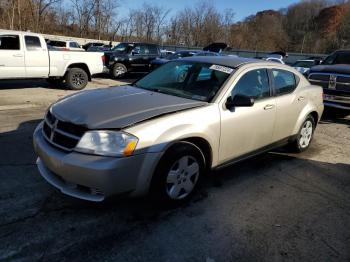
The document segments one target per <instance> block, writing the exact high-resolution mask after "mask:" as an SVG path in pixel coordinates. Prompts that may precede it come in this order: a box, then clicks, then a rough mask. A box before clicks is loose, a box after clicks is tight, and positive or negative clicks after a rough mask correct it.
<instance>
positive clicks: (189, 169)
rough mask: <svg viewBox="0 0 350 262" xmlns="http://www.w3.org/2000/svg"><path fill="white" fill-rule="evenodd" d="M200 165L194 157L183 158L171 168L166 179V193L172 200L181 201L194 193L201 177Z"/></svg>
mask: <svg viewBox="0 0 350 262" xmlns="http://www.w3.org/2000/svg"><path fill="white" fill-rule="evenodd" d="M199 171H200V168H199V164H198V162H197V160H196V159H195V158H194V157H192V156H183V157H181V158H180V159H178V160H177V161H176V162H175V163H174V164H173V165H172V167H171V168H170V171H169V173H168V175H167V177H166V192H167V194H168V196H169V197H170V198H171V199H174V200H180V199H183V198H185V197H187V196H188V195H189V194H191V192H192V191H193V189H194V187H195V185H196V183H197V181H198V177H199Z"/></svg>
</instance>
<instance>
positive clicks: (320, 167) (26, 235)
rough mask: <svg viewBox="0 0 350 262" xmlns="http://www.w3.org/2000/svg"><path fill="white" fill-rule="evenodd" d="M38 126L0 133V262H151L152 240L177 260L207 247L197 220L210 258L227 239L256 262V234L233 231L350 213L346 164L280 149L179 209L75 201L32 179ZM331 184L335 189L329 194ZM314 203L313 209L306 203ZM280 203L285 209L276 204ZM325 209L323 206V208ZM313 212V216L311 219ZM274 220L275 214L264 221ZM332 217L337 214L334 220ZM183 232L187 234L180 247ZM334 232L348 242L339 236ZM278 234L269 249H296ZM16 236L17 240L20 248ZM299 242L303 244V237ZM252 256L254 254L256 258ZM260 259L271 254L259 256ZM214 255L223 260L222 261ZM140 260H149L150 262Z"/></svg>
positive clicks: (216, 175) (230, 172)
mask: <svg viewBox="0 0 350 262" xmlns="http://www.w3.org/2000/svg"><path fill="white" fill-rule="evenodd" d="M39 122H40V120H39V119H38V120H32V121H28V122H24V123H22V124H21V125H20V126H19V127H18V128H17V129H16V130H14V131H10V132H4V133H0V144H1V148H0V180H1V181H2V183H0V206H2V207H3V208H2V210H1V211H0V254H2V255H0V260H2V259H4V260H12V259H22V258H27V259H29V258H30V259H33V260H36V259H43V261H44V260H45V259H47V260H50V259H54V260H55V259H56V260H59V259H60V258H63V257H64V258H65V260H70V259H74V258H75V259H76V258H78V257H80V255H81V254H82V252H83V253H84V252H86V253H88V254H89V258H90V260H92V259H94V258H95V259H98V258H99V257H105V258H110V256H109V255H111V254H112V253H113V250H114V249H117V250H118V252H117V253H118V254H116V253H115V252H114V253H113V254H114V255H116V256H117V257H118V255H119V253H120V254H122V256H121V258H123V257H124V258H125V256H130V254H132V253H135V252H141V253H142V254H146V255H148V256H149V257H148V258H150V259H151V258H152V256H151V255H150V254H148V253H147V250H145V249H147V248H150V247H149V245H148V244H146V242H149V243H152V248H153V249H154V250H155V252H162V250H166V247H165V246H164V245H165V243H167V245H168V244H169V242H170V243H173V244H175V243H176V244H175V246H174V247H173V248H174V249H175V250H177V252H179V253H181V249H182V248H185V246H186V243H189V242H191V241H194V242H196V239H197V237H198V236H200V237H201V238H202V240H203V241H204V240H206V241H212V239H211V234H212V233H211V232H212V231H211V230H209V229H208V230H207V229H206V230H203V231H200V232H199V231H198V230H199V229H198V226H199V225H200V224H201V223H202V224H203V225H202V227H204V228H205V227H206V226H205V224H208V225H207V226H209V227H210V228H215V232H219V236H220V238H219V239H217V241H212V242H211V243H212V244H211V245H210V247H208V249H209V250H212V251H211V252H213V253H215V250H220V245H221V246H222V245H225V246H227V245H229V243H228V242H230V243H231V241H238V242H239V243H244V245H243V244H242V245H243V246H242V245H240V246H238V247H237V246H232V249H237V250H234V251H235V252H236V256H240V255H239V254H243V256H248V258H249V256H252V254H250V252H251V249H259V247H258V246H255V244H256V243H255V242H254V241H253V242H251V241H252V240H251V239H249V238H253V237H256V236H253V235H251V234H253V233H249V234H250V235H249V234H248V235H246V234H243V233H239V232H240V231H239V230H238V229H240V228H241V229H242V230H243V229H244V228H245V227H246V226H247V225H246V224H247V223H248V224H250V223H257V224H259V223H263V224H264V223H267V224H269V223H271V224H273V223H276V222H275V221H274V219H273V217H283V218H284V219H286V220H287V222H286V223H290V225H289V226H290V227H292V226H294V225H295V224H296V223H298V221H303V220H304V219H306V218H305V217H304V216H312V215H318V216H319V214H320V213H322V212H326V211H327V212H328V211H329V210H330V209H332V208H333V209H334V208H335V209H337V207H338V206H341V207H342V208H343V210H344V214H341V217H342V218H343V219H345V218H344V217H346V218H349V216H350V215H349V213H348V211H346V210H349V208H350V203H349V201H348V200H349V194H348V190H347V189H346V186H348V185H349V184H350V180H349V178H348V177H347V174H349V173H350V165H348V164H344V163H338V164H332V163H325V162H318V161H314V160H307V159H303V155H290V154H287V153H286V152H285V151H284V150H277V151H274V152H269V153H265V154H263V155H260V156H257V157H254V158H251V159H250V160H246V161H243V162H240V163H238V164H235V165H232V166H230V167H227V168H225V169H222V170H220V171H217V172H212V173H210V174H209V175H208V176H207V177H206V178H205V179H204V180H203V182H202V185H201V186H200V188H199V190H198V192H197V193H196V194H195V195H194V197H193V198H192V199H191V201H189V202H188V203H186V204H183V205H181V206H178V207H165V206H162V205H158V204H155V202H154V201H151V200H150V199H149V198H147V197H145V198H137V199H130V198H124V197H114V198H111V199H108V200H107V201H105V202H102V203H90V202H86V201H82V200H78V199H74V198H71V197H68V196H65V195H63V194H61V193H59V192H58V191H56V190H55V189H54V188H53V187H52V186H51V185H49V184H48V183H46V181H44V179H42V178H41V177H40V176H39V174H38V171H37V168H36V166H35V159H36V156H35V154H34V151H33V147H32V134H33V131H34V129H35V127H36V126H37V124H38V123H39ZM314 152H317V150H314ZM313 179H314V180H315V181H314V180H313ZM320 181H321V182H322V183H321V182H320ZM323 183H324V184H323ZM328 184H330V187H328V186H329V185H328ZM333 185H334V186H335V187H336V189H337V190H339V192H338V191H336V190H334V188H332V187H331V186H333ZM310 192H311V193H310ZM314 197H316V198H317V201H318V202H317V201H315V202H314V203H313V202H312V203H311V204H310V201H313V200H312V199H313V198H314ZM279 198H280V200H281V202H279V201H277V200H278V199H279ZM310 199H311V200H310ZM346 199H347V200H346ZM324 202H325V203H326V206H325V207H323V206H322V205H323V204H324ZM320 203H321V204H322V205H321V204H320ZM318 204H320V205H321V206H317V205H318ZM265 205H266V206H265ZM283 205H287V206H288V207H289V209H290V210H291V211H290V212H292V213H290V214H289V213H284V212H286V211H285V207H284V206H283ZM314 205H316V206H314ZM271 206H272V207H271ZM311 207H312V208H311ZM293 208H294V209H295V208H300V210H293ZM324 209H326V210H324ZM333 209H332V210H333ZM212 210H215V214H214V213H212ZM247 210H249V211H250V213H249V212H248V211H247ZM306 210H308V212H309V213H308V214H306ZM313 210H316V211H317V212H316V211H315V214H312V212H313ZM229 211H230V212H229ZM232 212H233V214H243V217H242V218H241V217H240V216H239V215H235V216H232V217H231V213H232ZM293 212H294V213H293ZM310 212H311V214H310ZM333 212H335V211H333ZM337 212H340V211H338V210H337ZM271 213H272V214H273V216H272V217H271V218H270V214H271ZM244 214H245V215H244ZM295 214H297V215H295ZM244 216H246V217H244ZM260 216H261V217H264V219H265V220H264V219H262V218H261V221H260ZM221 217H222V219H224V218H225V221H226V222H225V223H233V224H232V225H230V226H231V227H236V228H237V230H238V231H237V232H236V233H235V234H232V235H230V236H227V232H226V231H227V228H226V227H225V226H224V225H222V224H221V223H222V222H220V221H221ZM266 217H267V218H266ZM193 219H196V220H197V222H194V221H193ZM334 219H337V217H335V218H333V220H332V222H334ZM266 220H267V221H266ZM229 221H232V222H229ZM247 221H248V222H247ZM177 223H181V224H182V223H183V227H176V230H177V231H178V232H177V234H172V236H171V237H170V235H169V234H167V233H166V230H167V228H169V227H170V228H171V230H175V229H174V228H172V227H171V226H172V225H175V224H177ZM322 223H324V222H322ZM327 223H328V221H327ZM197 224H198V225H197ZM186 225H187V226H186ZM298 226H303V225H298ZM310 226H311V227H312V226H313V225H310ZM314 226H315V229H313V228H311V229H310V230H317V226H318V225H314ZM327 226H329V228H330V229H331V228H332V227H335V226H334V225H333V224H330V225H328V224H327ZM163 227H164V228H163ZM162 230H164V231H165V232H163V231H162ZM235 230H236V229H235ZM269 230H270V229H269ZM334 230H338V228H336V229H334ZM157 232H158V233H157ZM180 232H182V233H183V234H184V235H186V236H187V238H188V239H186V241H184V239H183V235H181V234H180ZM242 232H243V231H242ZM344 232H347V229H344ZM157 234H159V236H157ZM266 234H268V232H267V233H266ZM334 234H340V235H342V234H343V235H344V233H341V232H340V233H339V232H338V233H337V232H335V233H334ZM343 235H342V236H343ZM274 237H276V239H269V241H270V245H274V244H275V245H277V244H278V242H280V241H287V242H288V241H290V242H291V245H293V244H295V243H294V242H293V241H295V238H297V239H298V237H297V236H296V237H294V238H293V239H291V238H288V236H286V238H284V239H283V240H282V239H279V238H278V237H281V236H280V235H278V236H274ZM18 239H21V241H16V240H18ZM136 239H142V240H143V241H145V244H144V246H143V245H142V244H140V245H139V244H135V240H136ZM300 239H301V240H300V241H302V243H304V242H303V241H305V239H303V237H301V238H300ZM197 241H198V239H197ZM275 242H276V243H275ZM1 243H2V244H1ZM6 243H8V244H6ZM200 244H201V242H199V245H200ZM245 244H247V245H245ZM248 246H249V248H247V247H248ZM238 249H239V250H238ZM245 249H246V250H245ZM13 250H16V251H13ZM130 252H131V253H130ZM193 252H194V253H197V254H200V252H203V247H200V246H193ZM216 252H217V251H216ZM230 252H233V250H231V251H230ZM242 252H243V253H242ZM255 252H258V255H259V254H260V252H261V251H258V250H256V251H255ZM337 252H338V253H339V252H342V251H337ZM262 253H264V255H267V254H265V251H264V252H262ZM309 253H310V254H311V253H314V252H309ZM321 253H322V252H321ZM232 254H233V253H232ZM232 254H231V255H230V254H228V255H227V256H225V259H224V260H227V259H228V258H232ZM237 254H238V255H237ZM249 254H250V255H249ZM184 255H185V254H184ZM254 256H255V255H254ZM338 256H339V254H338ZM44 257H45V259H44ZM216 257H217V259H218V260H220V256H219V254H217V256H216ZM340 257H343V256H340ZM119 258H120V257H119ZM144 258H145V259H146V260H147V257H144ZM160 258H161V259H163V260H164V259H165V257H160ZM181 258H183V259H182V260H184V259H186V258H187V259H189V258H190V257H186V256H183V257H181ZM226 258H227V259H226ZM236 258H239V257H236ZM260 258H261V257H260ZM221 259H222V257H221ZM148 260H149V259H148ZM180 260H181V259H180Z"/></svg>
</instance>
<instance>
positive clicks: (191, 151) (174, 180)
mask: <svg viewBox="0 0 350 262" xmlns="http://www.w3.org/2000/svg"><path fill="white" fill-rule="evenodd" d="M204 165H205V162H204V157H203V154H202V152H201V151H200V149H199V148H197V147H196V146H194V145H192V144H190V143H186V142H184V143H180V144H178V145H176V146H174V147H173V148H171V149H169V150H168V152H167V153H166V154H165V156H164V157H163V158H162V159H161V161H160V162H159V164H158V167H157V169H156V172H155V174H154V178H153V181H152V186H151V191H152V192H151V194H152V195H153V196H155V197H156V198H157V200H160V201H161V202H163V203H169V204H179V203H182V202H184V201H186V200H188V199H189V198H190V197H191V196H192V195H193V193H194V192H195V190H196V188H197V186H198V182H199V180H200V178H201V176H202V175H203V172H204V170H205V169H204Z"/></svg>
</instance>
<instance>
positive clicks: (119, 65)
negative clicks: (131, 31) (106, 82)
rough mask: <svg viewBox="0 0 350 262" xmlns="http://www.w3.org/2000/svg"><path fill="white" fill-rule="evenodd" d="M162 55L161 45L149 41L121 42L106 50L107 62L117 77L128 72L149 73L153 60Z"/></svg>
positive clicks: (112, 73)
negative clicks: (108, 50) (148, 42)
mask: <svg viewBox="0 0 350 262" xmlns="http://www.w3.org/2000/svg"><path fill="white" fill-rule="evenodd" d="M159 56H160V49H159V46H158V45H156V44H147V43H120V44H119V45H117V46H115V47H114V48H112V50H111V51H110V52H105V63H106V66H107V68H108V70H109V72H110V74H111V75H112V76H113V77H115V78H120V77H123V76H125V75H126V74H127V73H148V72H149V70H150V64H151V62H152V61H153V60H154V59H156V58H157V57H159Z"/></svg>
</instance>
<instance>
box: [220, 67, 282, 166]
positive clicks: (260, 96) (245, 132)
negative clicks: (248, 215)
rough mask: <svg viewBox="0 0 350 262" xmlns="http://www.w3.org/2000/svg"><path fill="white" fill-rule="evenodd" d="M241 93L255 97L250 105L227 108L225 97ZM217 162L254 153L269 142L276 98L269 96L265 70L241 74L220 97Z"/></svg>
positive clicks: (269, 88)
mask: <svg viewBox="0 0 350 262" xmlns="http://www.w3.org/2000/svg"><path fill="white" fill-rule="evenodd" d="M237 94H239V95H244V96H248V97H251V98H254V100H255V102H254V105H253V106H249V107H238V106H236V107H234V108H231V109H230V110H229V109H227V108H226V106H225V102H226V101H227V98H228V97H231V98H233V97H234V96H235V95H237ZM220 108H221V138H220V149H219V162H220V164H224V163H225V162H229V161H230V160H233V159H236V158H239V157H244V155H245V154H249V153H254V151H256V150H258V149H261V148H263V147H265V146H267V145H269V144H271V142H272V135H273V130H274V124H275V117H276V101H275V98H274V97H273V96H272V92H271V86H270V81H269V77H268V71H267V69H264V68H263V69H254V70H251V71H248V72H245V73H244V74H242V76H241V77H240V78H239V80H238V81H235V84H234V86H233V87H232V89H231V90H230V92H229V93H228V94H227V96H226V97H225V98H224V100H223V104H222V106H220Z"/></svg>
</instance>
